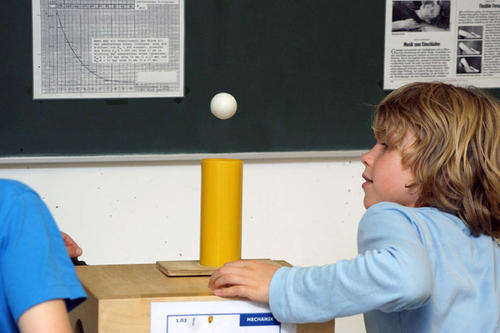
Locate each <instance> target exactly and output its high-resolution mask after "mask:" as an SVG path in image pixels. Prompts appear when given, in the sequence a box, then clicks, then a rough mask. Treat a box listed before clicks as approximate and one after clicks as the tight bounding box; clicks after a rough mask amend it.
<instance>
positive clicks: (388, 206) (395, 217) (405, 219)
mask: <svg viewBox="0 0 500 333" xmlns="http://www.w3.org/2000/svg"><path fill="white" fill-rule="evenodd" d="M363 221H365V222H369V223H377V222H379V223H381V224H382V223H383V224H391V223H396V224H397V223H407V224H410V225H411V226H412V227H413V228H414V229H418V230H420V231H422V230H423V229H425V230H428V231H431V232H432V231H434V232H435V231H437V229H450V228H451V229H458V230H461V231H463V232H467V233H469V229H468V228H467V226H466V225H465V224H464V223H463V222H462V221H461V220H460V219H459V218H458V217H457V216H456V215H453V214H449V213H446V212H443V211H441V210H439V209H437V208H434V207H416V208H415V207H407V206H403V205H400V204H397V203H394V202H379V203H377V204H374V205H372V206H371V207H370V208H368V209H367V210H366V212H365V214H364V215H363V218H362V222H363ZM388 221H391V222H390V223H388ZM458 230H457V231H458Z"/></svg>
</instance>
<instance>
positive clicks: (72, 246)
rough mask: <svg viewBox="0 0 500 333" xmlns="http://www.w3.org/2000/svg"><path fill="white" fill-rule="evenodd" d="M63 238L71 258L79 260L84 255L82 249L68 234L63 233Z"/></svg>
mask: <svg viewBox="0 0 500 333" xmlns="http://www.w3.org/2000/svg"><path fill="white" fill-rule="evenodd" d="M61 235H62V238H63V240H64V245H65V246H66V251H68V255H69V256H70V258H77V257H79V256H81V255H82V252H83V251H82V249H81V248H80V247H79V246H78V244H76V242H75V241H74V240H73V238H71V237H70V236H69V235H68V234H67V233H65V232H62V231H61Z"/></svg>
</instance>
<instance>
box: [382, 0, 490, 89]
mask: <svg viewBox="0 0 500 333" xmlns="http://www.w3.org/2000/svg"><path fill="white" fill-rule="evenodd" d="M385 22H386V24H385V51H384V89H396V88H399V87H400V86H402V85H405V84H407V83H410V82H416V81H426V82H428V81H443V82H448V83H453V84H457V85H474V86H476V87H481V88H497V87H500V0H439V1H396V0H386V20H385Z"/></svg>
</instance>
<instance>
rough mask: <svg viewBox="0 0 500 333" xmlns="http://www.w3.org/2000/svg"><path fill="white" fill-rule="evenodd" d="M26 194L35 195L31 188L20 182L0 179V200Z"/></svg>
mask: <svg viewBox="0 0 500 333" xmlns="http://www.w3.org/2000/svg"><path fill="white" fill-rule="evenodd" d="M26 193H30V194H35V195H37V194H36V192H35V191H34V190H33V189H32V188H30V187H29V186H28V185H26V184H24V183H21V182H20V181H17V180H13V179H2V178H0V200H4V199H6V198H10V199H12V198H15V197H18V196H20V195H23V194H26Z"/></svg>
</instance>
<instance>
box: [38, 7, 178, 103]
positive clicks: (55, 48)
mask: <svg viewBox="0 0 500 333" xmlns="http://www.w3.org/2000/svg"><path fill="white" fill-rule="evenodd" d="M32 4H33V80H34V84H33V96H34V98H35V99H46V98H127V97H178V96H183V93H184V0H32Z"/></svg>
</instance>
